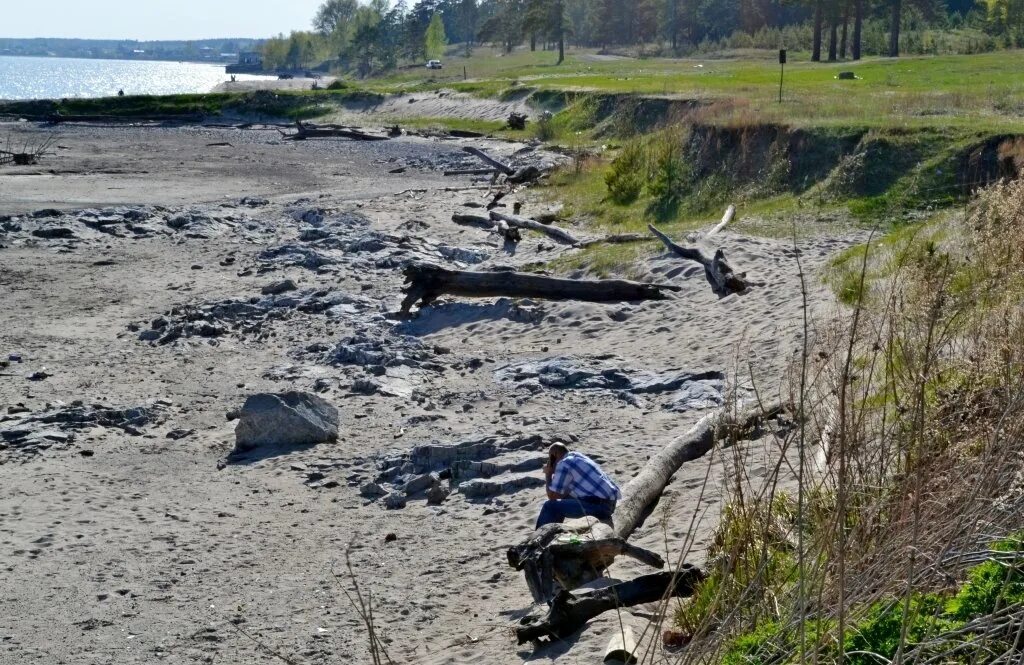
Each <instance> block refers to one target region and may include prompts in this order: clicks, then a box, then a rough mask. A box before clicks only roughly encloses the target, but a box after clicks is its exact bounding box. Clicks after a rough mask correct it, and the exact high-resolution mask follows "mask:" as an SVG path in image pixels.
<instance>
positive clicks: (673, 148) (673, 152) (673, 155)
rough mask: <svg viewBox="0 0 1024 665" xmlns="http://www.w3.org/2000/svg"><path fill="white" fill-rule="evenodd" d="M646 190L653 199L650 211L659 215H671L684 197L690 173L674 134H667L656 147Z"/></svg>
mask: <svg viewBox="0 0 1024 665" xmlns="http://www.w3.org/2000/svg"><path fill="white" fill-rule="evenodd" d="M656 150H657V156H656V157H655V161H654V166H653V168H652V169H651V178H650V182H649V183H648V185H647V191H648V193H649V194H650V195H651V198H652V199H653V200H652V201H651V209H652V212H654V213H655V214H657V215H658V216H659V217H668V216H672V215H674V214H675V213H676V211H677V210H678V209H679V205H680V204H681V203H682V201H683V199H684V198H685V197H686V195H687V193H688V189H689V187H688V186H689V183H690V181H691V179H692V173H691V172H690V169H689V168H688V167H687V164H686V162H685V161H684V160H683V147H682V143H681V141H677V140H676V137H675V135H673V134H669V135H668V136H666V137H665V138H664V139H663V140H661V141H660V142H659V144H658V146H657V148H656Z"/></svg>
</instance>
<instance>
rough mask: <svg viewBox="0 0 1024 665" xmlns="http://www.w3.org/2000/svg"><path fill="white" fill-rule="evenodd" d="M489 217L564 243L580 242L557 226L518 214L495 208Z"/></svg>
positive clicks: (573, 243)
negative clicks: (499, 210)
mask: <svg viewBox="0 0 1024 665" xmlns="http://www.w3.org/2000/svg"><path fill="white" fill-rule="evenodd" d="M491 219H493V220H494V221H498V220H501V221H503V222H508V225H509V226H515V227H517V228H520V229H530V230H531V231H537V232H539V233H543V234H544V235H546V236H548V237H550V238H552V239H553V240H556V241H558V242H560V243H563V244H566V245H578V244H579V243H580V241H579V239H578V238H576V236H574V235H572V234H571V233H569V232H568V231H565V230H563V229H560V228H558V227H557V226H546V225H544V224H541V223H540V222H537V221H534V220H532V219H527V218H526V217H520V216H518V215H509V214H507V213H504V212H498V211H496V210H492V211H491Z"/></svg>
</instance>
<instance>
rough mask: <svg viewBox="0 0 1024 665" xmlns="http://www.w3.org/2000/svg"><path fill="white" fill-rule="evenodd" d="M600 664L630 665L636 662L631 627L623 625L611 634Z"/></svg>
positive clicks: (634, 636)
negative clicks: (622, 664) (621, 664)
mask: <svg viewBox="0 0 1024 665" xmlns="http://www.w3.org/2000/svg"><path fill="white" fill-rule="evenodd" d="M601 660H602V662H605V663H607V662H615V663H627V664H628V665H632V664H633V663H636V662H637V658H636V635H634V634H633V627H632V626H626V625H623V626H621V627H619V628H618V629H616V630H615V631H614V632H613V633H612V638H611V639H610V640H608V646H607V647H605V650H604V658H602V659H601Z"/></svg>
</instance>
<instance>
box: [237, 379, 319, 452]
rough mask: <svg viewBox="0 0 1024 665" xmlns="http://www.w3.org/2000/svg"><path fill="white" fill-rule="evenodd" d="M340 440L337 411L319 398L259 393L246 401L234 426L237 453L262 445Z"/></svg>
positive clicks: (296, 444)
mask: <svg viewBox="0 0 1024 665" xmlns="http://www.w3.org/2000/svg"><path fill="white" fill-rule="evenodd" d="M337 439H338V410H337V409H336V408H334V407H333V406H332V405H330V404H328V403H327V402H326V401H324V400H323V399H321V398H319V397H317V396H316V395H310V394H307V393H300V392H287V393H276V394H273V393H259V394H257V395H253V396H251V397H249V398H248V399H247V400H245V405H244V406H242V410H241V412H240V413H239V415H238V425H236V426H235V452H236V453H237V452H246V451H249V450H252V449H254V448H259V447H261V446H305V445H311V444H315V443H324V442H327V441H336V440H337Z"/></svg>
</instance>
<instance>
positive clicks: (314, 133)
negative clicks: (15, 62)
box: [281, 121, 391, 141]
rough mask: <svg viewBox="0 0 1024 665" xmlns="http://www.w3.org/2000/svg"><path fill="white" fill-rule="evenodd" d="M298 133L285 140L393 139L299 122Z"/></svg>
mask: <svg viewBox="0 0 1024 665" xmlns="http://www.w3.org/2000/svg"><path fill="white" fill-rule="evenodd" d="M295 126H296V130H297V131H296V133H294V134H285V133H284V132H281V134H283V135H284V138H285V140H288V141H305V140H306V139H318V138H331V137H341V138H346V139H352V140H355V141H387V140H389V139H390V138H391V137H390V136H383V135H381V134H367V133H366V132H364V131H363V130H361V129H359V128H358V127H345V126H342V125H313V124H309V123H304V122H302V121H297V122H296V123H295Z"/></svg>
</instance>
